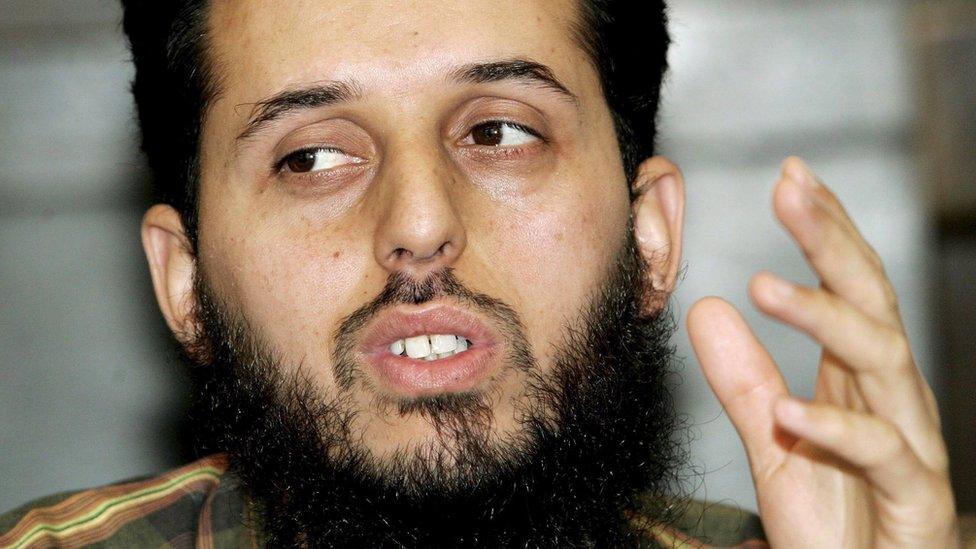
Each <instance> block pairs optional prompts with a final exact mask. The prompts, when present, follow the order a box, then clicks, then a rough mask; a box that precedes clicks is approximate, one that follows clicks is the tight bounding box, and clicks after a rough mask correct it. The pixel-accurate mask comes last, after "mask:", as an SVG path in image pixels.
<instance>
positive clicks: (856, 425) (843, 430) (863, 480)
mask: <svg viewBox="0 0 976 549" xmlns="http://www.w3.org/2000/svg"><path fill="white" fill-rule="evenodd" d="M774 209H775V212H776V215H777V217H778V218H779V220H780V221H781V222H782V223H783V225H784V226H785V227H786V229H787V230H788V231H789V232H790V234H791V235H792V236H793V238H794V239H795V240H796V242H797V244H798V245H799V247H800V248H801V249H802V250H803V253H804V255H805V256H806V258H807V260H808V262H809V263H810V265H811V266H812V267H813V269H814V270H815V271H816V272H817V274H818V275H819V278H820V280H821V285H820V287H817V288H808V287H802V286H798V285H795V284H792V283H790V282H787V281H785V280H783V279H781V278H778V277H776V276H774V275H772V274H769V273H760V274H758V275H756V276H755V277H754V278H753V280H752V282H751V284H750V287H749V291H750V295H751V297H752V299H753V301H754V302H755V303H756V305H757V306H758V307H759V309H760V310H761V311H762V312H764V313H765V314H767V315H769V316H772V317H773V318H775V319H777V320H780V321H782V322H785V323H787V324H790V325H792V326H794V327H795V328H797V329H798V330H801V331H803V332H805V333H807V334H808V335H810V336H811V337H813V338H814V339H816V340H817V341H818V342H819V343H820V344H821V345H822V346H823V352H822V355H821V357H820V366H819V370H818V372H817V381H816V386H815V395H814V398H813V400H812V401H811V402H805V401H802V400H798V399H796V398H793V397H791V396H790V394H789V390H788V389H787V387H786V384H785V382H784V381H783V377H782V375H781V374H780V371H779V369H778V368H777V366H776V364H775V363H774V362H773V360H772V359H771V358H770V356H769V354H768V353H767V352H766V350H765V348H763V346H762V344H761V343H760V342H759V341H758V340H757V339H756V337H755V336H754V335H753V333H752V331H751V330H750V329H749V327H748V326H747V325H746V323H745V321H744V320H743V319H742V317H741V316H740V315H739V313H738V312H737V311H736V310H735V309H734V308H733V307H732V306H731V305H729V304H728V303H726V302H725V301H722V300H721V299H718V298H706V299H703V300H701V301H699V302H698V303H696V304H695V306H694V307H692V309H691V311H690V312H689V313H688V332H689V334H690V337H691V343H692V346H693V347H694V349H695V353H696V354H697V355H698V359H699V362H700V363H701V366H702V370H703V371H704V373H705V377H706V379H707V380H708V383H709V384H710V385H711V387H712V390H713V391H714V392H715V394H716V395H717V396H718V398H719V400H720V401H721V403H722V405H723V406H724V407H725V410H726V411H727V413H728V415H729V417H730V419H731V420H732V423H733V424H734V425H735V428H736V429H737V430H738V432H739V436H740V437H741V438H742V441H743V443H744V445H745V448H746V453H747V454H748V456H749V464H750V468H751V471H752V476H753V480H754V482H755V486H756V494H757V498H758V502H759V512H760V515H761V518H762V521H763V525H764V527H765V530H766V534H767V536H768V539H769V541H770V543H771V544H772V546H773V547H790V548H793V547H797V548H800V547H818V548H820V547H905V548H922V547H925V548H928V547H939V548H941V547H955V546H957V545H958V543H959V542H958V534H957V531H956V521H955V507H954V503H953V497H952V490H951V488H950V485H949V475H948V460H947V457H946V448H945V443H944V442H943V440H942V435H941V433H940V425H939V415H938V411H937V409H936V403H935V399H934V398H933V396H932V391H931V389H930V388H929V386H928V384H927V383H926V382H925V380H924V379H923V378H922V376H921V374H920V373H919V371H918V368H917V367H916V365H915V361H914V358H913V356H912V352H911V349H910V348H909V344H908V339H907V337H906V335H905V330H904V326H903V325H902V321H901V317H900V314H899V311H898V303H897V299H896V297H895V293H894V291H893V289H892V286H891V283H890V281H889V280H888V278H887V276H886V275H885V272H884V268H883V266H882V264H881V261H880V259H879V258H878V256H877V254H876V253H875V252H874V250H873V249H872V248H871V247H870V246H869V245H868V244H867V242H865V240H864V238H863V237H862V236H861V234H860V232H858V230H857V228H856V227H855V226H854V223H853V222H852V221H851V219H850V217H848V215H847V213H846V212H845V211H844V208H843V207H842V206H841V204H840V202H839V201H838V200H837V198H836V197H835V196H834V195H833V194H832V193H831V192H830V191H829V190H828V189H827V188H826V187H825V186H824V185H823V184H822V183H821V182H819V181H818V180H817V178H816V177H815V176H814V174H813V173H812V172H811V171H810V169H809V168H808V167H807V166H806V164H804V163H803V162H802V161H801V160H799V159H797V158H789V159H787V160H786V161H785V162H784V164H783V174H782V178H781V180H780V181H779V183H778V184H777V186H776V189H775V191H774Z"/></svg>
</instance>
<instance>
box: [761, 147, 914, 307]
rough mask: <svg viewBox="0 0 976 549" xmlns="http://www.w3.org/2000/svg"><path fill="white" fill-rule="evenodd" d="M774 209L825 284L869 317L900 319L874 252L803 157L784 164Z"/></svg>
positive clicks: (891, 292)
mask: <svg viewBox="0 0 976 549" xmlns="http://www.w3.org/2000/svg"><path fill="white" fill-rule="evenodd" d="M774 209H775V211H776V215H777V216H778V217H779V219H780V221H781V222H782V223H783V225H784V227H786V229H787V230H788V231H789V232H790V234H791V235H792V236H793V238H794V239H795V240H796V242H797V244H798V245H799V246H800V248H801V250H802V251H803V253H804V255H805V256H806V258H807V261H808V262H809V263H810V266H811V267H812V268H813V269H814V270H815V271H816V272H817V274H818V276H819V277H820V279H821V280H822V281H823V283H824V285H825V286H826V287H827V288H829V289H831V290H833V291H834V292H835V293H836V294H837V295H839V296H840V297H842V298H844V299H846V300H848V301H850V302H851V303H852V304H854V306H855V307H858V308H859V309H861V310H862V311H864V312H865V313H866V314H868V315H870V316H872V317H874V318H877V319H879V320H882V321H884V322H888V323H891V324H893V325H895V324H899V323H900V321H899V316H898V308H897V300H896V299H895V294H894V291H893V289H892V288H891V283H890V282H889V281H888V278H887V276H886V275H885V272H884V268H883V267H882V264H881V261H880V259H879V258H878V256H877V254H876V253H875V252H874V250H873V249H872V248H871V246H870V245H868V243H867V241H866V240H865V239H864V237H863V236H862V235H861V233H860V231H858V229H857V227H856V226H855V225H854V222H853V221H851V219H850V216H848V215H847V213H846V211H844V208H843V206H841V204H840V202H839V201H838V200H837V198H836V197H834V195H833V194H832V193H831V192H830V191H829V190H828V189H827V188H826V187H825V186H824V185H823V184H821V183H820V182H819V181H818V180H817V179H816V177H815V176H814V175H813V173H812V172H811V171H810V169H809V168H808V167H807V166H806V164H805V163H803V161H802V160H800V159H798V158H788V159H787V160H786V161H785V162H784V163H783V179H782V180H781V181H780V182H779V184H778V185H777V186H776V189H775V191H774Z"/></svg>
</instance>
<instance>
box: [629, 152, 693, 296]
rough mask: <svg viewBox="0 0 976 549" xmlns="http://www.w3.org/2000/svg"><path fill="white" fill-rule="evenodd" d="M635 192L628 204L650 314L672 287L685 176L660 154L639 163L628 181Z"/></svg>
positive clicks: (678, 253)
mask: <svg viewBox="0 0 976 549" xmlns="http://www.w3.org/2000/svg"><path fill="white" fill-rule="evenodd" d="M632 185H633V186H632V190H633V194H634V195H636V196H637V198H636V199H635V200H634V202H633V204H632V205H631V208H632V212H631V213H632V215H633V219H634V233H635V237H636V239H637V245H638V247H639V248H640V252H641V256H642V257H643V258H644V261H645V263H646V268H647V271H648V272H647V273H646V274H647V279H648V280H649V281H651V285H652V286H653V288H654V290H655V291H654V295H653V296H650V300H649V302H648V303H645V304H644V305H643V309H644V310H643V312H644V314H646V315H652V314H654V313H656V312H657V311H659V310H660V309H661V308H663V307H664V305H665V303H666V302H667V299H668V296H670V295H671V293H672V292H673V291H674V288H675V283H676V281H677V278H678V268H679V266H680V264H681V235H682V228H683V226H684V216H685V180H684V177H683V176H682V175H681V170H680V169H679V168H678V166H677V165H675V164H674V163H673V162H671V161H670V160H668V159H667V158H664V157H663V156H655V157H652V158H649V159H647V160H645V161H644V162H643V163H641V165H640V168H639V169H638V174H637V178H636V179H635V180H634V182H633V184H632Z"/></svg>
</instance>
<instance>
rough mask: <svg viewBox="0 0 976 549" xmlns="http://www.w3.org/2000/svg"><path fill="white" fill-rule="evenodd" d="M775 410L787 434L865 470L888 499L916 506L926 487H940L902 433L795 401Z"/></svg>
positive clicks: (855, 415) (782, 402) (867, 419)
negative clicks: (936, 485)
mask: <svg viewBox="0 0 976 549" xmlns="http://www.w3.org/2000/svg"><path fill="white" fill-rule="evenodd" d="M774 411H775V417H776V421H777V423H778V424H779V425H780V426H781V427H783V428H784V429H785V430H787V431H789V432H790V433H792V434H794V435H796V436H797V437H799V438H801V439H803V440H806V441H808V442H810V443H811V444H813V445H815V446H818V447H820V448H823V449H824V450H827V451H828V452H831V453H832V454H834V455H836V456H837V457H839V458H841V459H843V460H845V461H847V462H849V463H850V464H852V465H854V466H855V467H858V468H860V469H862V470H863V472H864V475H865V478H866V479H867V480H868V482H870V483H871V485H872V486H874V488H875V489H876V490H877V491H878V492H879V493H880V494H881V495H882V496H883V497H885V498H887V499H888V500H889V501H892V502H894V503H901V504H917V503H918V498H919V497H920V496H921V495H924V494H926V493H929V492H931V491H930V490H927V489H926V485H933V486H934V485H935V484H936V483H937V476H936V474H935V473H933V472H932V471H930V470H928V469H927V468H926V467H925V465H924V464H923V463H922V461H921V460H919V458H918V457H917V456H916V455H915V454H914V453H913V452H912V450H911V447H910V446H909V445H908V443H907V442H906V441H905V439H904V438H903V437H902V436H901V433H900V432H899V431H898V429H897V428H896V427H895V426H894V425H892V424H890V423H888V422H886V421H883V420H881V419H879V418H877V417H874V416H871V415H869V414H862V413H858V412H853V411H850V410H843V409H840V408H838V407H836V406H832V405H829V404H813V403H807V402H801V401H799V400H796V399H792V398H784V399H782V400H780V401H778V402H776V404H775V406H774Z"/></svg>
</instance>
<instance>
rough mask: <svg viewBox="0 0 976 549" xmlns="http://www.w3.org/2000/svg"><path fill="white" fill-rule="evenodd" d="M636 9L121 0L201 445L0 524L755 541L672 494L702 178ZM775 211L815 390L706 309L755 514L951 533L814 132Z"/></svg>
mask: <svg viewBox="0 0 976 549" xmlns="http://www.w3.org/2000/svg"><path fill="white" fill-rule="evenodd" d="M632 4H635V3H630V2H622V1H610V0H528V1H524V2H477V3H475V2H464V1H440V2H422V1H410V2H400V3H390V2H377V1H369V0H354V1H345V2H338V1H327V0H317V1H313V0H294V1H291V2H286V3H270V2H260V1H258V0H236V1H229V0H219V1H218V0H213V1H211V2H206V1H203V0H196V1H193V0H184V1H182V2H175V1H174V2H153V3H148V2H144V3H136V2H126V3H125V8H126V15H125V22H124V24H125V29H126V32H127V34H128V36H129V39H130V41H131V44H132V50H133V56H134V60H135V63H136V69H137V73H136V80H135V83H134V85H133V91H134V94H135V97H136V102H137V106H138V109H139V115H140V122H141V125H142V130H143V146H144V149H145V151H146V153H147V156H148V159H149V162H150V165H151V167H152V168H153V171H154V173H155V175H156V183H157V186H158V191H159V197H160V204H158V205H156V206H154V207H153V208H151V209H150V210H149V211H148V212H147V214H146V216H145V218H144V221H143V227H142V234H143V243H144V247H145V251H146V255H147V257H148V260H149V264H150V269H151V272H152V277H153V283H154V286H155V289H156V296H157V299H158V302H159V305H160V308H161V310H162V312H163V315H164V316H165V318H166V321H167V323H168V325H169V326H170V328H171V329H172V331H173V333H174V334H175V336H176V338H177V339H178V340H179V342H180V343H181V345H182V347H183V348H184V349H185V351H186V354H187V356H188V358H189V359H190V360H191V361H192V362H193V363H194V364H195V365H196V366H195V374H196V377H197V380H196V382H197V383H196V401H195V405H194V410H193V416H192V417H193V420H194V423H195V425H197V426H198V428H199V432H200V433H199V434H200V441H201V445H202V448H203V450H204V451H205V452H206V453H207V455H208V457H205V458H204V459H202V460H201V461H199V462H197V463H194V464H191V465H188V466H187V467H185V468H182V469H179V470H177V471H174V472H171V473H169V474H167V475H164V476H161V477H158V478H154V479H148V480H142V481H135V482H130V483H125V484H120V485H115V486H111V487H106V488H101V489H96V490H91V491H85V492H80V493H77V494H73V495H62V496H56V497H54V498H52V499H50V500H46V501H42V502H37V503H35V504H32V505H29V506H27V507H25V508H23V509H21V510H17V511H14V512H13V513H11V514H9V515H7V516H6V517H5V518H4V519H2V521H0V531H3V532H5V533H4V534H3V535H2V537H0V546H7V545H11V546H28V545H38V546H48V545H59V544H60V545H65V546H78V545H84V544H92V543H103V544H107V545H149V544H152V545H160V544H164V543H169V544H173V545H186V544H190V543H195V544H199V545H203V546H209V545H222V546H223V545H225V546H236V545H243V544H248V545H251V544H270V545H284V546H420V547H426V546H487V547H496V546H525V547H536V546H552V547H563V546H601V547H602V546H638V545H651V546H652V545H654V544H657V545H665V546H667V545H672V544H675V543H680V542H682V541H690V542H694V540H691V539H689V538H688V536H689V535H692V536H694V537H696V538H699V539H703V540H704V541H709V542H714V543H748V542H749V540H757V539H758V538H759V537H760V536H762V534H761V533H760V532H759V531H758V529H757V528H755V525H754V524H752V523H750V521H749V520H747V519H745V518H742V517H739V516H737V515H735V514H734V513H728V512H726V511H724V510H722V509H721V508H719V509H713V508H707V510H703V509H705V508H703V507H702V506H699V505H697V504H694V503H692V502H688V501H686V500H685V498H683V497H682V494H681V491H680V480H681V479H680V477H679V476H678V471H679V468H680V465H681V446H680V444H678V442H677V439H676V437H675V433H676V429H677V428H678V426H677V421H676V420H675V416H674V411H673V407H672V403H671V400H670V396H669V391H670V382H669V373H670V372H672V371H673V368H674V364H673V360H672V356H671V350H670V347H669V343H668V340H669V337H670V335H671V329H672V322H671V320H670V317H669V315H668V313H667V308H666V305H667V300H668V296H669V294H670V293H671V291H672V290H673V289H674V286H675V281H676V278H677V273H678V267H679V265H680V259H681V231H682V225H683V221H684V220H683V200H684V198H683V195H684V193H683V185H684V182H683V180H682V176H681V172H680V171H679V169H678V168H677V166H675V165H674V164H673V163H672V162H670V161H669V160H667V159H665V158H663V157H659V156H654V154H653V142H654V133H655V131H654V130H655V128H654V118H655V113H656V109H657V101H658V94H659V89H660V84H661V78H662V75H663V73H664V69H665V66H666V62H665V59H666V51H667V43H668V38H667V32H666V26H665V18H664V6H663V3H662V2H645V3H642V4H641V5H640V6H639V7H638V6H635V5H632ZM391 8H392V9H391ZM774 208H775V210H776V214H777V215H778V217H779V219H780V220H781V221H782V222H783V224H784V226H785V227H786V228H787V230H788V231H789V232H790V233H791V234H792V236H793V237H794V238H795V240H796V241H797V243H798V245H799V246H800V248H801V249H802V250H803V251H804V253H805V254H806V256H807V257H808V259H809V261H810V263H811V265H812V267H813V268H814V269H815V270H816V271H817V272H818V274H819V275H820V278H821V281H822V285H821V287H819V288H803V287H799V286H796V285H794V284H791V283H788V282H786V281H783V280H781V279H779V278H777V277H775V276H774V275H771V274H768V273H763V274H760V275H758V276H757V277H756V278H755V279H754V280H753V282H752V284H751V287H750V292H751V295H752V297H753V298H754V300H755V302H756V304H757V305H758V306H759V308H760V309H761V310H763V311H764V312H765V313H767V314H769V315H771V316H773V317H774V318H777V319H779V320H781V321H783V322H786V323H788V324H791V325H793V326H795V327H796V328H798V329H800V330H802V331H804V332H806V333H808V334H810V335H811V336H812V337H814V338H816V339H817V340H818V341H820V342H821V343H822V344H823V346H824V354H823V356H822V358H821V364H820V370H819V372H818V378H817V379H818V383H817V394H816V398H815V399H814V402H801V401H798V400H796V399H793V398H792V397H790V396H789V393H788V391H787V389H786V387H785V384H784V383H783V380H782V378H781V377H780V375H779V372H778V370H777V367H776V366H775V364H773V362H772V361H771V359H770V358H769V356H768V355H767V354H766V353H765V351H764V350H763V348H762V346H761V344H760V343H759V342H758V341H756V339H755V338H754V337H753V336H752V335H751V332H750V331H749V329H748V327H747V326H746V325H745V324H744V323H743V321H742V319H741V317H739V316H738V314H737V313H736V312H735V311H734V310H733V309H732V308H731V307H730V306H728V305H727V304H725V303H724V302H723V301H721V300H718V299H716V298H708V299H705V300H702V301H700V302H699V303H698V304H696V306H695V307H694V308H693V309H692V310H691V311H690V312H689V315H688V320H687V322H688V328H689V332H690V335H691V338H692V343H693V345H694V348H695V350H696V353H697V354H698V358H699V360H700V362H701V364H702V368H703V370H704V372H705V375H706V377H707V379H708V381H709V382H710V384H711V386H712V387H713V389H714V390H715V392H716V394H717V396H718V398H719V399H720V401H721V402H722V404H723V405H724V407H725V409H726V410H727V411H728V413H729V415H730V417H731V419H732V421H733V422H734V424H735V425H736V427H737V429H738V431H739V433H740V435H741V437H742V439H743V442H744V444H745V446H746V450H747V452H748V455H749V459H750V465H751V467H752V471H753V477H754V480H755V484H756V490H757V495H758V500H759V505H760V514H761V518H762V526H763V529H764V531H765V538H766V539H767V540H768V541H769V543H770V544H771V545H773V546H788V547H835V546H854V547H860V546H890V547H945V546H950V545H952V544H954V543H955V539H956V534H955V526H954V511H953V503H952V494H951V490H950V488H949V485H948V480H947V478H948V476H947V463H946V455H945V448H944V444H943V442H942V439H941V437H940V435H939V429H938V421H939V420H938V415H937V412H936V409H935V404H934V401H933V399H932V395H931V391H930V390H929V389H928V387H927V385H926V384H925V382H924V380H923V379H922V378H921V376H920V375H919V373H918V371H917V369H916V368H915V365H914V363H913V360H912V356H911V352H910V350H909V348H908V344H907V340H906V338H905V334H904V330H903V329H902V325H901V321H900V319H899V315H898V310H897V304H896V301H895V298H894V295H893V293H892V291H891V286H890V284H889V283H888V281H887V279H886V278H885V275H884V272H883V270H882V267H881V264H880V261H879V260H878V259H877V257H876V255H875V254H874V252H873V251H872V250H871V248H870V247H869V246H868V245H867V243H865V242H864V240H863V239H862V238H861V237H860V235H859V234H858V232H857V230H856V228H855V227H854V225H853V223H852V222H851V221H850V219H849V218H848V217H847V216H846V214H845V213H844V211H843V209H842V208H841V206H840V204H838V203H837V201H836V199H835V198H834V197H833V195H832V194H831V193H830V192H829V191H828V190H827V189H826V187H824V186H823V184H822V183H820V182H819V181H818V180H817V179H816V177H815V176H814V175H813V174H812V173H811V172H810V170H809V168H808V167H807V166H806V165H805V164H804V163H803V162H802V161H800V160H799V159H796V158H791V159H787V160H786V161H785V162H784V164H783V174H782V178H781V181H780V182H779V183H778V184H777V187H776V190H775V196H774ZM696 522H698V523H700V527H698V528H695V523H696Z"/></svg>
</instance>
